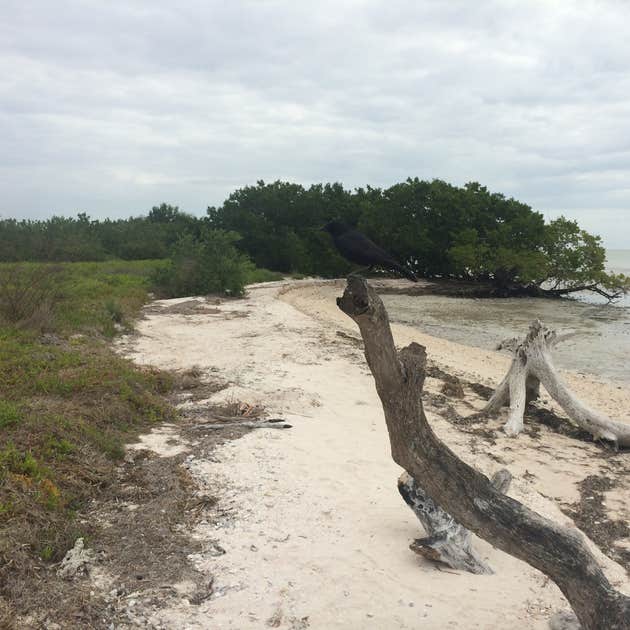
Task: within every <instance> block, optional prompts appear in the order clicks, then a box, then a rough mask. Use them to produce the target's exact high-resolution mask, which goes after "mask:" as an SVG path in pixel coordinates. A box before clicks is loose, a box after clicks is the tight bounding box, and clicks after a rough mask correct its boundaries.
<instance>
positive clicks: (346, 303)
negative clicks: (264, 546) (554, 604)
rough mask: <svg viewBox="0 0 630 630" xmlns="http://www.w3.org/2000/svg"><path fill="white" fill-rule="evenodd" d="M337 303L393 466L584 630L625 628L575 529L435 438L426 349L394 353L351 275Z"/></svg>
mask: <svg viewBox="0 0 630 630" xmlns="http://www.w3.org/2000/svg"><path fill="white" fill-rule="evenodd" d="M337 304H338V306H339V307H340V308H341V310H342V311H343V312H344V313H346V314H347V315H348V316H349V317H351V318H352V319H353V320H354V321H355V322H356V323H357V324H358V326H359V329H360V331H361V336H362V337H363V343H364V346H365V357H366V359H367V363H368V366H369V368H370V370H371V372H372V375H373V376H374V381H375V384H376V390H377V392H378V395H379V397H380V399H381V403H382V405H383V411H384V413H385V422H386V424H387V429H388V432H389V439H390V444H391V450H392V457H393V459H394V461H395V462H396V463H397V464H398V465H400V466H401V467H402V468H404V469H405V470H406V471H407V472H408V473H409V474H410V475H411V476H412V477H413V478H414V479H417V480H418V482H419V483H420V484H422V487H423V488H424V490H425V491H426V492H427V494H428V495H429V496H430V497H431V498H433V499H434V501H436V503H438V504H439V505H440V506H442V508H443V509H445V510H447V511H448V512H449V513H450V514H451V515H452V516H453V518H455V519H456V520H457V521H458V522H459V523H461V524H462V525H463V526H464V527H466V528H468V529H470V530H471V531H472V532H474V533H475V534H477V535H478V536H480V537H481V538H483V539H484V540H487V541H488V542H489V543H490V544H492V545H494V546H495V547H497V548H499V549H501V550H503V551H505V552H506V553H509V554H511V555H513V556H515V557H516V558H519V559H520V560H523V561H524V562H527V563H528V564H530V565H531V566H533V567H535V568H536V569H538V570H540V571H542V572H543V573H544V574H545V575H547V576H549V578H551V579H552V580H553V581H554V582H555V583H556V584H557V585H558V587H559V588H560V589H561V591H562V592H563V593H564V595H565V597H566V598H567V600H568V601H569V603H570V605H571V606H572V608H573V610H574V611H575V614H576V615H577V617H578V619H579V621H580V623H581V624H582V627H583V629H584V630H601V629H602V628H607V629H608V630H630V597H628V596H626V595H624V594H622V593H620V592H619V591H617V590H615V589H614V588H613V586H612V585H611V584H610V582H609V581H608V579H607V578H606V576H605V575H604V573H603V572H602V570H601V568H600V567H599V565H598V563H597V560H596V559H595V557H594V556H593V554H592V553H591V552H590V551H589V549H588V547H587V546H586V544H585V542H584V540H583V537H582V535H581V534H580V533H579V532H578V531H577V530H572V529H569V528H566V527H562V526H560V525H558V524H557V523H554V522H553V521H551V520H549V519H547V518H544V517H542V516H541V515H540V514H537V513H536V512H534V511H532V510H530V509H529V508H528V507H526V506H525V505H523V504H522V503H519V502H518V501H516V500H514V499H512V498H510V497H508V496H507V495H505V494H503V493H501V492H499V491H498V490H497V489H496V488H495V487H494V486H493V485H492V484H491V483H490V480H489V479H488V478H487V477H486V476H485V475H483V474H481V473H480V472H479V471H477V470H475V469H474V468H472V467H471V466H469V465H468V464H466V463H465V462H463V461H462V460H461V459H459V457H457V455H455V453H453V451H451V449H449V448H448V447H447V446H446V445H445V444H444V443H443V442H441V441H440V440H439V439H438V438H437V436H436V435H435V433H434V432H433V430H432V429H431V427H430V426H429V423H428V422H427V419H426V416H425V414H424V409H423V406H422V398H421V396H422V386H423V384H424V374H425V364H426V354H425V349H424V348H423V347H422V346H420V345H418V344H417V343H412V344H411V345H409V346H407V347H406V348H404V349H403V350H401V351H400V353H398V352H397V351H396V348H395V346H394V340H393V337H392V332H391V329H390V326H389V318H388V316H387V311H386V310H385V307H384V306H383V303H382V301H381V300H380V298H379V297H378V295H377V294H376V292H375V291H374V290H373V289H372V288H371V287H369V286H368V284H367V282H366V281H365V280H364V279H362V278H359V277H357V276H350V277H349V278H348V284H347V286H346V289H345V291H344V294H343V297H341V298H338V299H337Z"/></svg>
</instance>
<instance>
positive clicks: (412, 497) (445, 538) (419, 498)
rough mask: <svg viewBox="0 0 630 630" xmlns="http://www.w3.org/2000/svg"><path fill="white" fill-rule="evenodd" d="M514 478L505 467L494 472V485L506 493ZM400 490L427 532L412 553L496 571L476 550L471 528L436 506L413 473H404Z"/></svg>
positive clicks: (473, 570) (481, 571)
mask: <svg viewBox="0 0 630 630" xmlns="http://www.w3.org/2000/svg"><path fill="white" fill-rule="evenodd" d="M511 480H512V475H511V474H510V473H509V472H508V471H507V470H506V469H502V470H500V471H498V472H496V473H495V474H494V476H493V477H492V484H493V485H494V487H495V488H497V489H498V490H499V491H500V492H507V489H508V487H509V486H510V482H511ZM398 491H399V492H400V494H401V496H402V498H403V499H404V500H405V503H406V504H407V505H408V506H409V507H410V508H411V509H412V510H413V513H414V514H415V515H416V516H417V517H418V520H419V521H420V522H421V523H422V526H423V527H424V530H425V531H426V533H427V534H428V536H427V537H425V538H417V539H416V540H414V541H413V542H412V543H411V545H409V548H410V549H411V550H412V551H413V552H415V553H417V554H419V555H421V556H424V557H425V558H428V559H429V560H433V561H436V562H442V563H444V564H447V565H448V566H450V567H452V568H453V569H461V570H464V571H468V572H470V573H477V574H485V575H489V574H492V573H494V571H493V570H492V568H491V567H490V566H489V565H488V564H487V563H486V562H484V561H483V560H482V559H481V558H480V557H479V556H478V555H477V553H476V552H475V550H474V548H473V546H472V535H471V533H470V531H469V530H467V529H466V528H465V527H463V526H462V525H460V524H459V523H458V522H457V521H456V520H455V519H454V518H453V517H452V516H451V515H450V514H449V513H448V512H445V511H444V510H443V509H442V508H441V507H440V506H439V505H437V503H435V501H434V500H433V499H432V498H431V497H430V496H429V495H428V494H427V493H426V492H425V491H424V490H423V489H422V488H421V487H420V486H419V485H418V484H417V483H416V481H415V479H414V478H413V477H412V476H411V475H409V474H408V473H406V472H404V473H403V474H402V475H401V476H400V478H399V479H398Z"/></svg>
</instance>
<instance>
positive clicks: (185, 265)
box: [153, 227, 282, 297]
mask: <svg viewBox="0 0 630 630" xmlns="http://www.w3.org/2000/svg"><path fill="white" fill-rule="evenodd" d="M238 240H239V235H238V234H236V233H235V232H225V231H223V230H212V229H210V228H208V227H204V229H203V230H202V231H201V233H200V235H199V237H198V238H195V237H193V236H192V235H191V234H183V235H182V236H181V237H180V238H179V239H178V241H177V242H176V243H175V245H174V246H173V248H172V249H171V252H170V260H169V261H168V262H167V264H166V265H164V266H162V267H159V268H157V269H156V271H155V273H154V274H153V281H154V284H155V285H156V287H158V289H159V291H160V292H161V294H162V295H164V296H165V297H179V296H184V295H204V294H207V293H226V294H228V295H232V296H240V295H242V294H243V292H244V291H245V285H246V284H248V283H250V282H254V281H256V279H257V278H261V277H262V278H264V279H267V280H268V279H273V280H276V279H278V278H281V277H282V275H281V274H274V273H272V272H267V273H266V274H265V273H264V272H265V270H256V268H255V267H254V264H253V263H252V262H251V260H250V259H249V258H248V257H247V256H246V255H245V254H243V253H242V252H240V251H239V250H238V249H236V247H235V244H236V243H237V242H238Z"/></svg>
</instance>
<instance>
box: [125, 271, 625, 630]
mask: <svg viewBox="0 0 630 630" xmlns="http://www.w3.org/2000/svg"><path fill="white" fill-rule="evenodd" d="M342 287H343V283H342V282H340V281H329V282H317V281H308V280H307V281H292V282H280V283H269V284H265V285H255V286H252V287H250V288H249V290H248V296H247V297H246V299H243V300H223V301H220V302H218V303H217V301H216V300H210V301H208V300H206V299H205V298H187V299H180V300H169V301H160V302H155V303H153V304H152V305H151V307H150V309H148V310H147V313H146V317H145V318H144V319H143V320H141V321H140V322H139V324H138V334H137V335H134V336H132V337H129V338H127V339H126V340H125V341H124V343H123V344H122V345H121V350H122V351H124V352H125V353H126V354H127V355H128V356H130V357H131V358H133V359H134V360H135V361H137V362H138V363H142V364H148V365H155V366H158V367H164V368H169V369H188V368H191V367H193V366H195V367H198V368H199V369H200V370H201V372H202V374H203V375H204V377H205V378H207V379H208V380H212V379H215V380H216V379H217V378H219V379H222V380H223V381H224V385H225V386H224V387H223V389H221V390H220V391H218V392H217V393H215V394H213V395H212V396H211V397H210V398H209V399H208V400H205V401H196V402H194V403H193V402H189V403H184V405H200V406H203V405H204V404H218V403H221V402H235V401H239V402H247V403H249V404H252V405H261V406H263V407H264V408H265V410H266V412H267V414H268V415H269V416H270V417H282V418H284V419H286V420H287V421H288V422H290V423H291V425H292V428H291V429H287V430H284V431H279V430H272V429H257V430H254V431H252V432H250V433H248V434H247V435H245V436H244V437H241V438H240V439H237V440H233V441H229V442H227V443H225V444H224V445H222V446H220V447H219V448H218V449H216V450H214V451H213V452H212V453H211V455H210V456H208V457H204V456H203V454H200V453H198V452H195V450H194V443H190V442H189V441H185V440H184V439H183V438H181V439H180V438H178V436H177V432H176V431H170V432H169V433H168V445H169V446H170V447H171V448H172V447H177V448H176V449H175V450H176V451H177V452H180V451H181V450H182V449H183V450H184V451H188V452H190V456H189V457H188V458H187V459H186V463H185V465H186V467H187V469H188V470H189V472H190V473H191V474H192V476H193V477H194V479H195V480H196V482H197V483H198V484H199V485H201V486H204V487H210V488H214V489H217V488H219V489H220V492H218V495H217V496H218V497H219V501H218V503H217V505H216V506H214V507H212V508H211V509H209V511H208V513H207V514H206V515H205V516H204V518H203V519H202V520H201V521H200V522H199V524H198V525H197V527H196V528H195V530H194V531H193V532H190V534H191V536H194V537H196V538H197V539H199V540H201V541H203V543H204V545H203V549H204V551H202V552H200V553H198V554H195V555H194V556H192V557H191V558H190V561H191V562H192V563H193V565H194V566H195V568H196V569H197V571H199V572H201V573H203V574H206V575H207V576H208V577H210V576H211V577H212V579H213V580H214V594H213V596H212V597H211V598H209V599H208V600H206V601H204V602H202V603H200V604H193V603H191V602H190V601H189V599H188V598H187V597H186V593H185V588H182V589H181V593H182V594H181V596H178V597H175V598H172V599H171V600H169V601H168V602H166V604H167V605H166V606H165V607H164V608H162V609H160V610H157V611H155V610H153V609H146V610H145V611H144V613H143V616H144V618H145V619H146V620H147V622H148V623H150V624H152V625H153V627H164V628H213V629H214V628H216V629H219V628H233V629H245V628H252V629H255V628H261V629H263V628H269V627H275V628H282V629H291V630H299V629H305V628H313V629H318V630H319V629H321V630H323V629H332V628H339V629H342V628H343V629H357V630H359V629H363V628H374V629H375V630H377V629H378V630H383V629H390V628H391V629H392V630H394V629H402V628H410V629H411V628H435V629H440V628H462V629H476V628H479V629H487V630H490V629H492V630H503V629H505V630H508V629H512V628H523V629H525V628H536V629H542V628H546V627H547V621H548V619H549V617H550V616H551V614H552V613H553V612H555V611H557V610H560V609H564V608H566V607H567V604H566V602H565V600H564V598H563V596H562V594H561V593H560V592H559V590H558V589H557V587H556V586H555V585H554V584H552V583H551V582H550V581H549V580H548V579H547V578H546V577H545V576H544V575H542V574H541V573H539V572H537V571H535V570H534V569H532V568H530V567H529V566H528V565H526V564H524V563H522V562H520V561H518V560H516V559H514V558H512V557H510V556H508V555H506V554H504V553H503V552H500V551H498V550H496V549H494V548H493V547H491V546H490V545H488V544H487V543H485V542H484V541H481V540H479V539H476V540H475V546H476V548H477V549H478V550H479V551H480V553H481V555H482V556H483V557H484V558H485V560H486V561H487V562H488V564H489V565H490V566H491V567H492V568H493V569H494V571H495V574H494V575H490V576H477V575H471V574H468V573H464V572H460V571H454V570H451V569H448V568H447V567H439V566H437V565H435V564H433V563H430V562H429V561H427V560H425V559H423V558H421V557H419V556H417V555H415V554H414V553H412V552H411V551H410V550H409V548H408V545H409V543H410V542H411V541H412V540H413V539H414V538H419V537H421V536H422V535H423V532H422V529H421V527H420V525H419V523H418V521H417V520H416V518H415V516H414V515H413V513H412V512H411V511H410V510H409V509H408V507H407V506H406V505H405V504H404V502H403V501H402V499H401V498H400V496H399V494H398V492H397V489H396V480H397V478H398V475H399V474H400V472H401V469H400V468H398V467H397V466H396V465H395V464H394V463H393V462H392V460H391V457H390V455H389V444H388V438H387V434H386V429H385V424H384V420H383V415H382V409H381V406H380V402H379V400H378V398H377V395H376V392H375V389H374V384H373V380H372V377H371V375H370V374H369V371H368V369H367V366H366V365H365V360H364V357H363V354H362V351H361V348H360V345H359V343H358V342H357V341H358V331H357V330H356V327H355V325H354V323H353V322H352V321H351V320H349V319H348V318H347V317H345V316H344V315H343V313H341V312H340V311H339V310H338V308H337V306H336V304H335V297H337V296H338V295H340V294H341V292H342ZM184 303H185V304H186V305H187V308H186V309H180V310H178V308H177V305H182V304H184ZM210 304H211V308H210V307H209V305H210ZM393 332H394V336H395V340H396V343H397V345H399V346H403V345H406V344H407V343H409V342H411V341H416V342H418V343H420V344H422V345H424V346H426V348H427V354H428V357H429V360H430V362H431V364H432V365H434V366H437V367H439V368H441V369H442V370H444V371H446V372H448V373H450V374H453V375H456V376H459V377H461V378H463V379H465V380H466V381H467V382H472V383H478V384H481V385H486V386H490V387H492V386H495V385H496V384H497V382H498V381H499V380H500V378H501V377H502V376H503V375H504V374H505V372H506V370H507V368H508V365H509V361H510V358H509V356H508V355H506V354H500V353H497V352H493V351H487V350H482V349H479V348H473V347H469V346H465V345H462V344H458V343H454V342H450V341H447V340H444V339H440V338H437V337H431V336H429V335H426V334H423V333H421V332H419V331H418V330H417V329H414V328H411V327H407V326H403V325H394V326H393ZM563 377H564V378H565V379H566V380H567V381H568V382H569V384H570V385H571V387H572V388H573V389H574V390H575V391H576V392H577V393H578V395H579V396H580V397H581V398H582V399H583V400H584V401H585V402H587V403H588V404H590V405H592V406H593V407H596V408H598V409H600V410H602V411H604V412H606V413H607V414H609V415H610V416H612V417H614V418H616V419H618V420H623V421H629V417H628V415H627V414H628V409H630V394H629V393H628V392H627V390H626V389H624V388H621V387H620V386H619V385H618V384H615V383H612V382H610V383H609V382H607V381H605V380H604V379H602V378H598V377H596V376H587V375H584V374H571V373H566V372H563ZM440 386H441V381H439V380H438V379H435V378H428V379H427V383H426V393H425V408H426V412H427V416H428V418H429V421H430V422H431V424H432V426H433V428H434V429H435V431H436V432H437V433H438V435H439V436H440V437H441V438H442V439H443V440H444V441H445V442H446V443H447V444H448V445H449V446H450V447H451V448H452V449H453V450H455V451H456V452H457V453H458V455H459V456H460V457H462V458H463V459H464V460H465V461H467V462H469V463H470V464H472V465H474V466H475V467H477V468H478V469H479V470H481V471H483V472H484V473H486V474H488V475H490V474H492V473H493V472H495V471H496V470H497V469H498V468H502V467H506V468H508V469H509V470H510V472H511V473H512V474H513V476H514V481H513V483H512V486H511V488H510V490H509V494H510V495H511V496H513V497H514V498H516V499H518V500H519V501H522V502H523V503H525V504H527V505H528V506H529V507H531V508H533V509H535V510H536V511H538V512H540V513H542V514H544V515H545V516H548V517H549V518H552V519H554V520H556V521H558V522H560V523H564V524H567V525H570V526H574V524H573V521H572V520H571V518H570V517H569V516H568V515H567V514H569V513H571V511H572V510H578V511H579V510H580V509H581V506H583V505H585V502H586V504H588V501H589V498H588V497H589V494H588V490H587V489H588V487H589V486H588V484H586V485H585V480H587V478H595V477H598V478H599V477H604V478H606V479H609V480H610V483H609V484H608V486H607V487H608V488H609V489H608V490H606V491H605V492H603V497H602V498H601V499H602V500H601V509H600V514H599V518H601V519H602V521H611V522H612V521H626V522H627V521H628V519H629V518H630V508H628V498H629V497H630V476H629V475H628V471H629V470H630V456H629V455H628V453H617V454H616V453H613V452H611V451H609V450H606V449H604V448H603V447H601V446H600V445H596V444H593V443H589V442H586V441H583V440H577V439H575V438H573V437H570V436H567V435H563V434H561V433H559V432H557V431H554V430H552V429H551V428H549V427H548V426H546V425H539V424H536V422H535V421H533V420H530V421H529V423H528V430H527V431H526V432H525V433H524V434H522V435H520V436H519V437H517V438H508V437H507V436H506V435H504V434H503V433H502V431H501V426H502V422H503V419H502V418H496V419H492V420H488V421H487V422H486V423H483V424H481V425H479V424H475V425H470V426H468V425H457V424H454V423H453V422H451V421H449V420H448V419H447V418H446V417H445V415H444V412H443V404H438V403H440V401H442V402H443V398H444V397H443V396H442V397H440V395H439V391H440ZM465 394H466V396H465V398H464V399H463V400H455V399H454V400H453V401H450V404H452V406H453V407H454V408H455V409H457V411H459V412H460V413H461V414H462V415H469V414H471V413H473V412H474V411H475V410H477V409H480V408H481V407H482V405H483V402H484V401H483V399H482V398H480V396H479V395H478V394H476V393H475V391H474V390H473V389H471V388H465ZM545 398H546V397H545V395H544V392H543V402H542V404H543V405H544V406H545V407H546V408H548V409H549V410H550V411H556V412H557V410H555V409H554V407H553V405H552V404H551V403H550V402H549V401H548V400H545ZM526 422H527V421H526ZM534 424H536V426H531V425H534ZM162 442H163V443H162ZM162 442H161V440H160V434H159V433H156V434H155V435H154V436H153V439H151V437H150V436H149V437H148V438H147V441H146V444H147V445H148V446H147V448H153V449H154V450H156V451H159V452H161V453H162V454H163V455H164V456H169V453H170V452H171V451H168V450H167V451H161V450H160V449H161V447H162V446H164V445H165V444H166V441H165V439H164V440H162ZM591 499H593V496H592V497H591ZM563 510H564V511H563ZM217 548H220V549H221V550H224V551H225V553H224V554H221V555H217V553H216V552H215V550H216V549H217ZM593 548H594V549H595V546H594V545H593ZM611 548H612V547H611ZM615 550H616V551H617V552H618V553H619V554H623V553H624V552H628V551H629V550H630V539H629V538H625V539H619V540H616V541H614V548H613V552H614V551H615ZM609 555H610V556H612V555H614V553H612V552H610V551H609ZM597 556H598V558H599V560H600V562H601V564H602V566H603V567H604V570H605V572H606V574H607V575H608V577H609V579H610V580H611V581H612V582H613V583H614V584H615V586H616V587H617V588H620V589H621V590H624V591H626V592H628V575H627V573H626V570H625V568H624V567H623V566H621V565H620V564H619V563H617V562H615V561H614V560H612V559H611V558H610V557H608V556H606V555H604V554H603V553H601V552H599V551H597ZM616 557H617V559H618V560H619V559H620V558H621V557H622V556H621V555H618V556H616ZM623 557H625V556H623ZM140 608H141V607H140V606H138V607H137V609H136V610H137V611H140ZM138 614H141V612H138Z"/></svg>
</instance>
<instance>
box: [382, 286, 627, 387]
mask: <svg viewBox="0 0 630 630" xmlns="http://www.w3.org/2000/svg"><path fill="white" fill-rule="evenodd" d="M382 297H383V301H384V303H385V306H386V307H387V309H388V311H389V314H390V318H391V319H392V321H395V322H399V323H401V324H409V325H411V326H415V327H416V328H419V329H420V330H422V331H424V332H426V333H428V334H430V335H433V336H436V337H443V338H445V339H450V340H451V341H457V342H459V343H463V344H466V345H470V346H476V347H479V348H485V349H494V348H496V346H497V344H498V343H499V342H500V341H503V340H504V339H507V338H510V337H523V336H524V335H525V333H526V332H527V330H528V328H529V324H530V323H531V322H532V320H534V319H537V318H538V319H540V320H542V321H543V322H544V323H545V324H546V325H547V326H549V327H550V328H555V329H557V330H559V331H577V332H579V333H581V334H580V336H578V337H575V338H572V339H570V340H568V341H566V342H564V343H562V344H560V345H559V346H558V348H557V350H556V351H555V352H554V355H553V356H554V361H555V363H556V365H558V366H559V367H562V368H566V369H570V370H573V371H576V372H584V373H589V374H594V375H596V376H600V377H604V378H607V379H611V380H615V381H620V382H624V383H630V309H629V308H627V307H621V306H608V305H597V304H586V303H583V302H577V301H574V300H545V299H538V298H514V299H483V300H478V299H468V298H449V297H443V296H417V297H412V296H407V295H384V296H382Z"/></svg>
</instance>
